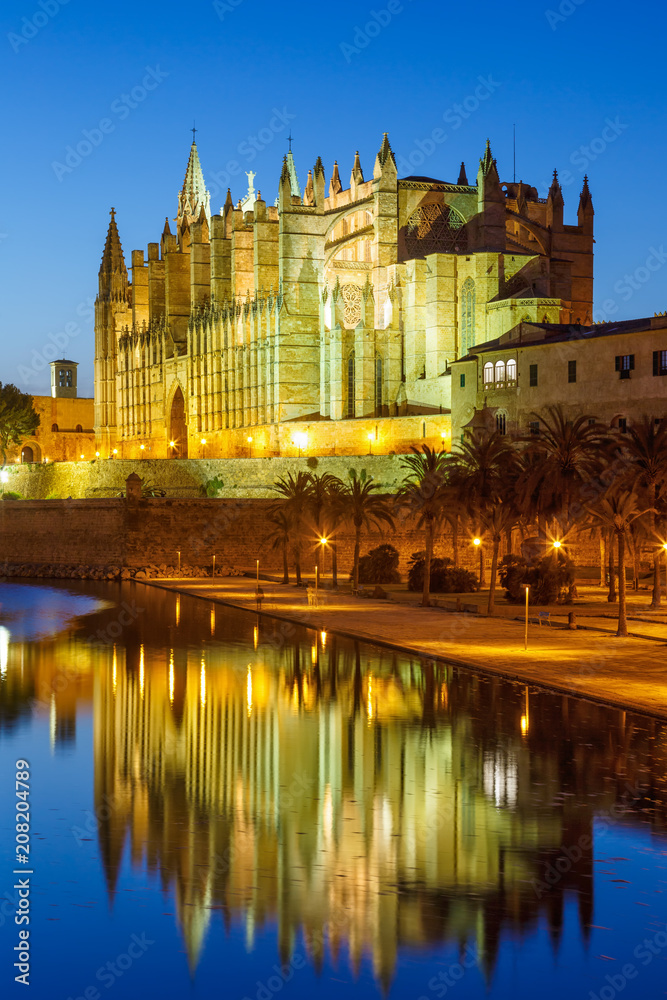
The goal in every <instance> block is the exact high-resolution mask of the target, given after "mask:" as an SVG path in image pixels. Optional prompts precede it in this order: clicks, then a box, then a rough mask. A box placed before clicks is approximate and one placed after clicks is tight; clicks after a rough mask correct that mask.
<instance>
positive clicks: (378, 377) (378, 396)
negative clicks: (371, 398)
mask: <svg viewBox="0 0 667 1000" xmlns="http://www.w3.org/2000/svg"><path fill="white" fill-rule="evenodd" d="M375 413H376V414H377V416H378V417H381V416H382V358H381V357H380V355H379V354H376V355H375Z"/></svg>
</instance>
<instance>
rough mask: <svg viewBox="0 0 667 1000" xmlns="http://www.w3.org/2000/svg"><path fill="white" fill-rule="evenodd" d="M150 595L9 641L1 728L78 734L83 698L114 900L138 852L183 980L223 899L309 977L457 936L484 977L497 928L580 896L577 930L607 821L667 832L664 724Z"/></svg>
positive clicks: (59, 737) (71, 739)
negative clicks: (76, 625) (303, 961)
mask: <svg viewBox="0 0 667 1000" xmlns="http://www.w3.org/2000/svg"><path fill="white" fill-rule="evenodd" d="M138 593H139V594H140V600H141V602H142V613H141V614H137V615H136V617H135V619H134V620H133V621H132V622H131V623H130V624H129V625H128V626H127V627H125V628H124V630H123V633H122V636H119V637H117V640H116V641H115V642H114V643H112V642H107V643H101V644H98V645H97V646H96V647H95V648H91V646H90V643H89V642H88V641H87V640H88V639H89V637H90V635H91V634H93V635H98V634H100V633H102V634H106V633H107V632H108V630H109V622H112V621H113V620H114V617H113V616H114V615H115V614H116V611H117V609H113V608H112V609H105V610H103V611H102V612H100V613H99V614H97V615H95V616H94V621H93V620H92V619H88V620H87V621H86V624H85V627H82V628H80V629H79V630H78V631H69V632H67V633H65V634H63V635H61V636H60V637H59V638H57V639H54V640H51V642H42V643H41V644H40V645H38V646H35V645H32V644H23V643H20V642H19V643H10V645H9V648H8V652H6V653H5V660H4V662H5V663H6V664H7V668H6V675H5V674H3V687H2V706H3V707H2V716H1V717H0V725H1V726H2V727H3V728H7V727H12V726H15V725H17V724H19V722H20V720H21V718H22V709H21V705H22V704H24V705H25V706H27V708H26V711H31V710H34V711H37V712H40V711H42V712H44V711H48V713H49V719H50V727H49V729H50V739H51V741H52V746H53V748H54V749H58V748H61V749H62V748H65V749H66V748H68V747H70V748H71V747H72V746H73V745H74V743H75V741H76V716H77V708H79V709H80V708H81V706H82V705H86V704H90V702H91V701H92V710H93V719H94V736H93V756H94V810H95V815H96V817H97V820H98V826H97V836H98V838H99V847H100V855H101V860H102V863H103V867H104V873H105V878H106V885H107V891H108V895H109V898H110V901H111V903H113V900H114V895H115V893H116V891H117V886H118V881H119V873H120V870H121V864H122V859H123V857H124V855H125V852H126V851H129V855H130V858H131V862H132V865H133V866H135V867H136V868H137V869H143V868H147V869H148V871H150V872H154V873H156V874H157V875H159V878H160V881H161V885H162V887H163V889H164V890H165V891H166V890H171V891H172V892H173V895H174V899H175V915H176V919H177V920H178V923H179V926H180V928H181V932H182V935H183V938H184V941H185V945H186V951H187V961H188V963H189V966H190V969H191V971H192V972H193V973H195V971H196V969H197V967H198V965H199V963H200V960H201V958H202V955H203V952H204V951H205V943H206V938H207V933H208V931H209V927H210V925H211V922H212V920H213V919H214V917H215V915H216V914H217V913H219V914H220V915H221V916H222V919H223V921H224V923H225V926H226V927H227V928H229V927H231V925H232V924H238V923H242V925H243V926H244V928H245V939H246V945H247V948H248V949H252V948H253V944H254V941H255V937H256V935H257V934H258V933H259V932H260V930H262V929H264V928H266V927H273V926H275V927H276V928H277V940H278V950H279V955H280V959H281V960H282V961H283V962H287V961H289V958H290V956H291V955H292V953H293V951H294V949H295V947H296V946H297V942H298V941H299V940H300V938H301V936H302V937H303V940H304V941H305V946H306V948H307V951H308V953H309V955H310V958H311V960H312V962H313V964H314V966H315V967H316V968H317V967H321V966H322V964H323V962H324V961H325V957H326V951H327V949H328V950H329V952H330V954H331V956H333V960H334V962H335V960H336V957H337V956H341V955H344V956H345V958H346V961H349V964H350V965H351V967H352V969H353V970H355V971H358V969H359V967H360V964H361V962H362V957H363V956H364V955H370V956H372V964H373V968H374V973H375V976H376V978H377V981H378V982H379V983H380V984H381V985H382V986H383V987H384V988H385V989H388V988H389V985H390V983H391V981H392V977H393V975H394V972H395V969H396V965H397V962H398V960H399V955H400V953H401V952H402V951H403V950H405V949H406V948H410V949H416V950H418V951H424V950H428V949H431V948H433V947H437V946H440V945H444V944H452V943H454V944H455V945H456V946H457V947H458V949H459V951H460V953H461V954H463V953H464V952H465V949H466V947H471V948H474V950H475V953H476V955H477V956H478V961H479V964H480V966H481V969H482V970H483V972H484V975H485V976H486V977H487V978H489V979H490V978H491V977H492V975H493V970H494V967H495V966H496V962H497V959H498V951H499V946H500V942H501V939H502V938H503V936H504V935H505V934H509V935H511V936H513V937H514V938H518V937H524V936H525V935H526V934H527V932H529V931H530V930H531V929H534V928H535V927H537V926H538V925H539V924H540V923H544V924H546V925H547V926H548V928H549V933H550V936H551V939H552V942H553V944H554V947H557V946H558V942H559V940H560V937H561V935H562V933H563V921H564V910H565V907H566V904H567V902H568V901H576V907H577V912H578V922H579V932H580V935H581V938H582V939H583V941H584V942H585V941H586V940H587V939H588V936H589V934H590V932H591V925H592V924H593V913H594V906H595V899H594V877H593V876H594V871H593V857H594V841H595V838H594V829H593V824H594V820H595V818H596V817H598V818H600V817H601V818H602V819H603V820H604V821H605V822H606V823H607V824H609V825H618V824H621V825H622V824H625V825H630V824H634V825H636V824H638V823H639V822H640V821H641V823H642V824H648V825H649V826H650V828H651V829H653V830H655V831H656V832H657V831H663V830H664V827H665V818H666V817H667V809H666V803H667V792H666V787H665V763H666V757H667V741H666V739H665V727H664V726H663V725H661V724H660V723H657V722H655V721H651V720H649V719H644V718H641V717H638V716H632V715H629V714H626V713H624V712H622V711H615V710H611V709H606V708H603V707H599V706H595V705H593V704H590V703H587V702H584V701H577V700H573V699H568V698H567V697H557V696H553V695H546V694H544V693H540V692H539V691H538V690H535V689H530V690H529V689H528V688H526V687H524V686H521V685H513V684H509V683H507V682H504V681H502V680H500V679H495V680H494V679H488V678H484V677H482V676H475V675H474V674H470V673H468V672H466V671H462V670H458V669H455V668H452V667H448V666H447V665H444V664H435V663H433V662H428V661H426V662H424V661H419V660H417V659H415V658H411V657H409V656H405V655H402V654H398V653H394V652H392V651H390V650H382V649H378V648H371V647H368V646H364V645H363V644H355V643H354V642H352V641H347V640H342V639H340V638H338V637H336V636H334V635H327V634H326V633H318V632H315V631H307V630H303V629H296V628H293V627H291V626H289V625H285V624H284V623H273V622H270V621H269V620H266V619H258V618H255V617H254V616H250V615H237V614H232V613H230V612H228V611H226V610H225V609H223V608H220V607H218V608H214V607H211V606H210V605H207V604H205V603H204V602H201V601H195V600H190V599H187V598H182V599H179V598H175V597H174V595H171V594H168V593H163V592H151V591H147V592H146V593H145V594H144V593H143V592H141V591H139V592H138ZM91 621H93V624H92V626H91ZM1 651H2V637H1V636H0V652H1ZM64 664H67V673H68V679H67V681H66V683H62V680H61V678H62V677H63V672H64V667H63V665H64ZM45 692H47V695H48V697H46V698H45ZM643 828H645V827H643ZM575 846H576V847H577V848H578V855H579V856H576V852H575V853H574V854H573V852H572V849H573V848H574V847H575ZM564 847H565V848H567V849H568V850H569V851H570V855H569V856H568V855H567V854H564V850H563V849H564ZM564 857H565V858H566V860H565V861H563V858H564ZM573 857H574V860H572V858H573ZM568 858H569V860H568ZM549 872H555V874H556V877H555V879H551V878H550V877H549V874H548V873H549Z"/></svg>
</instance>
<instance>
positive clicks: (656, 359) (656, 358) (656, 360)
mask: <svg viewBox="0 0 667 1000" xmlns="http://www.w3.org/2000/svg"><path fill="white" fill-rule="evenodd" d="M653 374H654V375H659V374H660V351H654V352H653Z"/></svg>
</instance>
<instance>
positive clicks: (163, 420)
mask: <svg viewBox="0 0 667 1000" xmlns="http://www.w3.org/2000/svg"><path fill="white" fill-rule="evenodd" d="M248 180H249V185H248V190H247V192H246V193H245V195H244V198H243V199H242V200H239V201H238V202H237V203H236V204H234V202H233V200H232V196H231V193H230V192H228V194H227V200H226V202H225V204H224V206H223V207H222V208H221V210H220V212H219V214H215V215H211V209H210V196H209V193H208V191H207V189H206V184H205V180H204V175H203V172H202V167H201V164H200V160H199V153H198V149H197V145H196V142H194V141H193V143H192V147H191V150H190V157H189V162H188V166H187V171H186V175H185V180H184V182H183V187H182V189H181V192H180V194H179V198H178V213H177V217H176V219H175V220H174V224H173V231H172V225H170V222H169V220H167V222H166V223H165V226H164V231H163V233H162V236H161V237H160V240H159V241H158V242H154V243H149V244H148V248H147V252H146V253H144V251H142V250H135V251H133V252H132V256H131V278H130V274H129V273H128V269H127V266H126V261H125V258H124V255H123V250H122V247H121V242H120V237H119V232H118V227H117V222H116V218H115V212H114V210H113V209H112V211H111V221H110V224H109V230H108V234H107V239H106V245H105V248H104V254H103V257H102V264H101V268H100V272H99V293H98V297H97V303H96V316H95V433H96V441H97V447H98V449H99V450H100V451H102V453H103V454H106V453H109V454H111V453H113V452H114V451H115V452H116V454H118V456H119V457H126V458H133V457H140V456H141V455H143V454H146V451H147V450H148V452H150V454H151V456H152V457H156V458H167V457H188V456H189V457H234V456H241V455H246V454H249V453H251V451H252V453H253V454H256V455H267V456H268V455H280V454H290V453H291V452H290V447H291V445H292V443H293V440H294V437H295V434H296V432H301V437H302V439H303V440H304V441H305V440H306V437H307V438H308V440H309V442H310V448H311V450H312V453H320V454H331V453H332V450H331V448H332V442H333V449H334V451H333V453H338V454H343V453H348V454H350V453H359V452H361V451H363V450H364V448H365V447H366V446H367V445H368V441H367V440H364V439H365V438H366V436H367V435H366V430H368V429H370V432H369V435H368V436H371V433H374V435H375V440H376V441H377V442H378V445H377V452H380V453H381V452H383V451H384V452H389V451H406V450H408V449H409V447H410V444H412V443H415V442H416V441H417V440H419V439H421V440H422V441H423V439H425V438H431V437H433V438H434V439H435V438H436V437H437V441H438V444H440V443H441V439H442V440H446V438H447V437H448V435H449V430H448V428H449V427H450V422H449V413H450V410H451V381H452V380H451V368H450V366H451V363H452V361H454V360H456V359H457V358H460V357H462V356H464V355H465V354H467V353H468V351H469V350H470V349H471V348H472V347H473V346H474V345H475V344H482V343H485V342H487V341H489V340H493V339H495V338H497V337H499V336H501V335H502V334H504V333H506V332H507V331H509V330H510V329H512V328H513V327H515V326H516V325H517V324H518V323H519V322H521V321H524V322H525V321H530V322H533V323H534V322H548V323H570V322H573V323H590V322H591V319H592V298H593V215H594V213H593V205H592V201H591V196H590V192H589V189H588V183H587V181H584V186H583V190H582V192H581V196H580V201H579V208H578V217H577V225H566V224H565V223H564V221H563V196H562V191H561V188H560V185H559V182H558V178H557V175H556V173H555V172H554V179H553V183H552V185H551V188H550V190H549V194H548V198H546V199H544V198H539V197H538V195H537V191H536V189H535V188H534V187H530V186H528V185H526V184H524V183H522V182H517V183H514V182H512V183H501V181H500V178H499V174H498V170H497V165H496V161H495V159H494V158H493V156H492V153H491V149H490V145H489V143H488V142H487V145H486V149H485V151H484V155H483V157H482V159H481V160H480V161H479V169H478V171H477V176H476V178H475V183H474V184H470V183H468V178H467V176H466V169H465V166H464V165H463V164H461V168H460V172H459V176H458V180H457V182H456V183H449V182H445V181H440V180H435V179H433V178H430V177H407V178H404V179H399V178H398V176H397V169H396V161H395V157H394V153H393V151H392V148H391V145H390V143H389V139H388V137H387V135H385V136H384V139H383V141H382V143H381V146H380V150H379V152H378V154H377V156H376V159H375V163H374V166H373V171H372V176H371V177H369V178H368V179H366V178H365V177H364V173H363V170H362V165H361V162H360V158H359V154H358V153H357V155H356V156H355V158H354V163H353V167H352V171H351V175H350V180H349V186H348V187H347V188H344V187H343V183H342V181H341V177H340V173H339V168H338V164H335V165H334V168H333V172H332V174H331V177H330V179H329V182H328V184H327V182H326V179H325V171H324V166H323V164H322V161H321V159H318V160H317V162H316V163H315V165H314V167H313V168H312V170H310V171H309V172H308V176H307V180H306V182H305V184H304V185H303V190H302V185H301V183H300V181H299V178H298V175H297V169H296V165H295V161H294V157H293V154H292V152H291V151H290V153H289V154H288V156H286V157H285V160H284V164H283V169H282V174H281V176H280V181H279V188H278V198H277V200H276V202H275V204H269V203H267V202H266V201H265V200H264V199H263V198H262V196H261V192H260V191H255V188H254V175H253V174H252V173H250V174H248ZM362 432H363V433H362ZM362 442H363V443H362ZM336 447H337V448H338V451H337V452H336V450H335V449H336Z"/></svg>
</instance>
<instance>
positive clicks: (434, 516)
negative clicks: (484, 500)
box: [398, 444, 449, 608]
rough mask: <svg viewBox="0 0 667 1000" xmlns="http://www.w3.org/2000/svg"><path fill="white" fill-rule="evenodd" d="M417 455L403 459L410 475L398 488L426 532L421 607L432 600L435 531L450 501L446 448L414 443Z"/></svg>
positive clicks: (403, 500) (402, 500) (404, 502)
mask: <svg viewBox="0 0 667 1000" xmlns="http://www.w3.org/2000/svg"><path fill="white" fill-rule="evenodd" d="M412 451H413V453H414V454H412V455H406V456H405V457H404V458H403V459H402V465H403V468H404V469H405V470H406V472H407V475H406V476H405V477H404V479H403V482H402V484H401V486H400V487H399V490H398V497H399V499H400V502H401V503H402V504H403V505H404V506H405V507H407V509H408V510H409V511H410V512H411V513H412V514H414V515H415V516H416V517H417V525H418V527H420V528H422V529H423V531H424V542H425V549H426V554H425V562H424V590H423V593H422V607H424V608H428V607H429V605H430V603H431V560H432V558H433V541H434V537H435V532H436V530H437V528H438V526H439V525H440V524H441V522H442V518H443V514H444V509H445V504H446V500H447V494H446V486H445V468H446V465H447V462H448V461H449V455H448V454H447V452H446V451H435V449H433V448H429V446H428V445H427V444H425V445H422V448H421V451H420V450H419V448H416V447H415V445H413V446H412Z"/></svg>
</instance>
